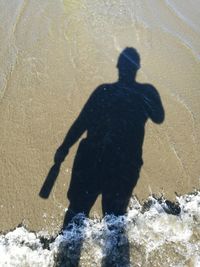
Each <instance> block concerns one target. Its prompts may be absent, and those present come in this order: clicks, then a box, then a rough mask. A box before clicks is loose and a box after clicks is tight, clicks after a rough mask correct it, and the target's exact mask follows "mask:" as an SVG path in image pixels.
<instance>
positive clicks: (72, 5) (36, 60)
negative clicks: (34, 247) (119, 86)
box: [0, 0, 200, 230]
mask: <svg viewBox="0 0 200 267" xmlns="http://www.w3.org/2000/svg"><path fill="white" fill-rule="evenodd" d="M172 2H174V1H158V0H155V1H148V0H144V1H143V2H142V3H141V1H139V0H134V1H129V0H127V1H123V0H122V1H121V0H120V1H114V0H112V1H99V0H95V1H89V0H88V1H87V0H82V1H78V0H77V1H63V2H62V1H48V0H44V1H32V0H30V1H28V0H25V1H22V0H16V1H5V0H3V1H0V38H1V43H0V48H1V49H0V177H1V188H0V196H1V197H0V210H1V219H0V229H1V230H9V229H11V228H14V227H15V226H17V225H18V224H19V223H21V222H23V223H24V224H26V225H27V226H28V227H29V228H30V229H33V230H41V229H45V230H58V229H59V227H60V225H61V224H62V219H63V215H64V209H65V208H66V207H67V200H66V191H67V187H68V184H69V181H70V173H71V168H72V164H73V158H74V155H75V153H76V149H77V144H76V145H75V146H74V147H73V148H72V149H71V151H70V154H69V156H68V157H67V158H66V160H65V162H64V163H63V165H62V169H61V171H60V174H59V177H58V179H57V181H56V184H55V186H54V188H53V191H52V193H51V195H50V197H49V198H48V199H47V200H44V199H42V198H40V197H39V196H38V193H39V191H40V188H41V186H42V184H43V181H44V179H45V177H46V175H47V173H48V171H49V169H50V167H51V166H52V163H53V156H54V153H55V151H56V149H57V147H58V146H59V145H60V144H61V142H62V140H63V138H64V137H65V134H66V133H67V131H68V129H69V128H70V126H71V125H72V123H73V121H74V120H75V119H76V117H77V115H78V114H79V112H80V111H81V109H82V107H83V105H84V103H85V102H86V100H87V99H88V97H89V96H90V94H91V93H92V92H93V90H94V89H95V88H96V87H97V86H98V85H100V84H102V83H105V82H114V81H116V80H117V69H116V62H117V58H118V56H119V54H120V52H121V51H122V50H123V49H124V48H125V47H127V46H131V47H134V48H136V49H137V50H138V52H139V53H140V56H141V65H142V67H141V70H140V71H139V73H138V77H137V80H138V81H140V82H148V83H151V84H153V85H154V86H155V87H156V88H157V90H158V91H159V93H160V96H161V99H162V102H163V105H164V109H165V113H166V118H165V121H164V123H163V124H162V125H155V124H153V123H152V122H150V121H149V122H148V123H147V125H146V134H145V142H144V146H143V160H144V166H143V168H142V172H141V176H140V180H139V183H138V185H137V187H136V188H135V190H134V193H135V194H136V195H137V196H138V198H139V199H140V200H141V201H142V200H144V199H145V198H147V196H148V195H149V194H150V193H157V194H161V193H164V195H165V196H166V197H167V198H170V199H174V197H175V194H174V192H177V193H179V194H184V193H187V192H189V191H192V190H194V189H195V188H197V189H198V188H199V175H200V164H199V159H200V146H199V140H200V108H199V103H200V90H199V86H200V61H199V59H200V54H199V51H200V30H199V29H200V19H199V17H200V16H199V10H200V6H199V3H198V2H197V1H192V0H190V1H183V0H182V1H176V4H174V3H173V5H172ZM98 206H99V205H96V207H94V212H96V213H99V207H98Z"/></svg>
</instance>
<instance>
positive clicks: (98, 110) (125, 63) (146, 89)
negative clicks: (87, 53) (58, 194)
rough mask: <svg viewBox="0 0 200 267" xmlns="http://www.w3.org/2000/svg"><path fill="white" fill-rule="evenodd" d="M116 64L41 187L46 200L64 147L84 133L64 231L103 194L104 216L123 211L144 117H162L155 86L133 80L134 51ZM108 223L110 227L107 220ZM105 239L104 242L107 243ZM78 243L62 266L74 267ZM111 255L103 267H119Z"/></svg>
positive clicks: (137, 164)
mask: <svg viewBox="0 0 200 267" xmlns="http://www.w3.org/2000/svg"><path fill="white" fill-rule="evenodd" d="M117 68H118V73H119V78H118V81H116V82H114V83H112V84H102V85H100V86H99V87H98V88H97V89H96V90H95V91H94V92H93V93H92V95H91V96H90V98H89V99H88V101H87V103H86V104H85V106H84V107H83V109H82V111H81V112H80V115H79V116H78V118H77V119H76V120H75V122H74V123H73V125H72V126H71V128H70V129H69V131H68V133H67V135H66V137H65V139H64V141H63V143H62V144H61V146H60V147H59V148H58V150H57V151H56V153H55V157H54V161H55V164H54V166H53V167H52V168H51V169H50V171H49V174H48V176H47V178H46V180H45V182H44V184H43V187H42V188H41V191H40V196H41V197H44V198H47V197H48V196H49V193H50V191H51V189H52V187H53V184H54V182H55V180H56V177H57V176H58V173H59V170H60V166H61V163H62V162H63V161H64V159H65V157H66V155H67V154H68V152H69V149H70V148H71V147H72V146H73V144H74V143H76V142H77V141H78V140H79V138H80V137H81V136H82V135H83V133H85V132H87V136H86V138H82V140H81V141H80V144H79V147H78V150H77V153H76V156H75V160H74V164H73V169H72V176H71V182H70V186H69V190H68V193H67V197H68V199H69V202H70V204H69V207H68V210H67V212H66V214H65V219H64V223H63V229H69V226H70V225H72V224H71V222H75V223H76V224H80V225H83V224H84V222H83V221H84V220H82V219H81V220H77V219H75V218H77V216H76V215H77V214H79V213H83V214H85V216H89V212H90V210H91V208H92V206H93V204H94V203H95V201H96V199H97V197H98V195H99V194H101V195H102V212H103V216H105V215H115V216H121V215H125V213H126V210H127V207H128V204H129V200H130V197H131V195H132V192H133V189H134V187H135V186H136V184H137V182H138V178H139V174H140V170H141V167H142V165H143V160H142V146H143V141H144V135H145V123H146V122H147V120H148V119H151V120H152V121H153V122H154V123H158V124H159V123H162V122H163V120H164V109H163V106H162V103H161V99H160V96H159V94H158V92H157V90H156V89H155V88H154V87H153V86H152V85H151V84H141V83H138V82H137V81H136V74H137V71H138V70H139V68H140V56H139V54H138V52H137V51H136V50H135V49H134V48H125V49H124V50H123V51H122V53H121V54H120V55H119V58H118V63H117ZM81 218H82V217H81ZM109 227H111V228H112V226H111V225H110V224H108V228H109ZM111 230H112V229H111ZM118 230H119V229H118ZM118 230H116V231H118ZM125 231H126V229H124V228H123V227H122V229H120V230H119V232H121V233H122V232H123V233H124V235H125ZM107 239H109V238H106V240H105V243H106V242H107V243H108V242H109V240H107ZM82 243H83V240H79V245H77V246H76V252H74V253H75V254H76V260H74V262H73V263H72V264H71V265H69V264H68V265H67V266H78V262H79V257H80V253H81V247H82ZM117 243H118V244H117ZM113 244H114V245H113V246H114V247H113V249H111V250H110V251H115V254H117V253H116V250H117V247H120V245H119V242H113ZM128 246H129V245H128V239H127V242H126V249H122V251H123V252H124V251H126V252H125V253H126V255H125V256H124V258H126V264H125V265H123V266H129V249H128ZM104 247H106V244H105V246H104ZM104 252H105V251H104ZM114 258H115V257H114V256H113V255H112V253H111V252H109V253H107V254H106V252H105V253H104V258H103V259H102V266H103V267H108V266H110V267H111V266H118V265H117V262H115V260H114Z"/></svg>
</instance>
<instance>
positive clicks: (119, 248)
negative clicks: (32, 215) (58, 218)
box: [0, 192, 200, 267]
mask: <svg viewBox="0 0 200 267" xmlns="http://www.w3.org/2000/svg"><path fill="white" fill-rule="evenodd" d="M199 225H200V192H195V193H192V194H187V195H184V196H180V197H177V202H176V203H172V202H170V201H166V200H165V199H163V198H156V197H154V196H151V197H149V199H148V200H147V201H146V202H145V204H144V205H140V203H139V202H138V201H137V199H136V198H133V199H132V200H131V203H130V207H129V210H128V213H127V216H120V217H115V216H106V217H105V218H104V219H102V220H101V219H86V218H85V217H84V216H83V215H82V214H80V215H78V216H77V218H75V220H74V222H73V223H72V224H71V225H70V227H69V228H68V229H66V230H65V231H64V232H63V233H62V234H59V235H58V236H56V237H52V236H50V235H48V233H44V232H39V233H33V232H29V231H28V230H26V229H25V228H24V227H18V228H16V229H15V230H14V231H11V232H9V233H7V234H5V235H1V236H0V255H1V257H0V266H20V267H22V266H33V267H34V266H43V267H47V266H48V267H50V266H73V264H75V263H74V262H76V260H77V257H80V266H123V267H125V266H127V267H128V266H129V267H130V266H176V267H177V266H180V267H181V266H195V267H198V266H200V254H199V251H200V227H199ZM111 263H113V264H115V265H111Z"/></svg>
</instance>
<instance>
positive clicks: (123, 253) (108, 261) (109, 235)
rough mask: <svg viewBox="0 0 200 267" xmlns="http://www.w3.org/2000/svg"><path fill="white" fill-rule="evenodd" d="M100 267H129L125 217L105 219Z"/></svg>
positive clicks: (107, 217) (108, 217)
mask: <svg viewBox="0 0 200 267" xmlns="http://www.w3.org/2000/svg"><path fill="white" fill-rule="evenodd" d="M105 223H106V225H105V243H104V246H103V258H102V267H119V266H123V267H130V255H129V241H128V237H127V233H126V222H125V217H124V216H120V217H115V216H112V215H111V216H106V217H105Z"/></svg>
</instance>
